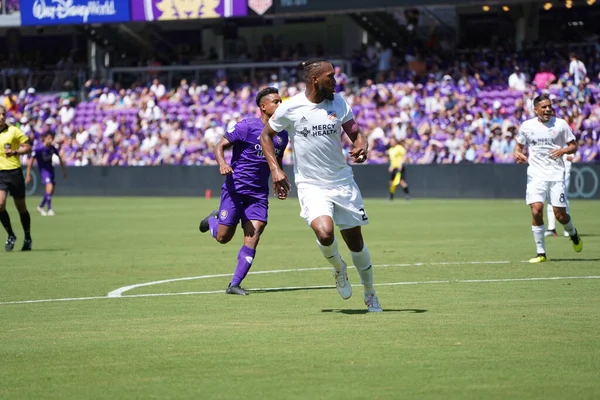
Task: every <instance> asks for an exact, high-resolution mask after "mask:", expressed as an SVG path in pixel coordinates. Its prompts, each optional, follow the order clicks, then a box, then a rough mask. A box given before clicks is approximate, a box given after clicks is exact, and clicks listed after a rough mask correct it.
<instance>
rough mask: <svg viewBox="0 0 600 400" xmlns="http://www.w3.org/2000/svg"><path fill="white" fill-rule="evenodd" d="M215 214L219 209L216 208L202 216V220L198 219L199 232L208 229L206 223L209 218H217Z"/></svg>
mask: <svg viewBox="0 0 600 400" xmlns="http://www.w3.org/2000/svg"><path fill="white" fill-rule="evenodd" d="M217 215H219V211H218V210H214V211H213V212H211V213H210V214H208V215H207V216H206V218H204V219H203V220H202V221H200V227H199V229H200V232H202V233H204V232H207V231H208V230H209V229H210V225H209V224H208V221H209V220H210V219H211V218H217Z"/></svg>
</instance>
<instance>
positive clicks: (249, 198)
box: [200, 87, 288, 296]
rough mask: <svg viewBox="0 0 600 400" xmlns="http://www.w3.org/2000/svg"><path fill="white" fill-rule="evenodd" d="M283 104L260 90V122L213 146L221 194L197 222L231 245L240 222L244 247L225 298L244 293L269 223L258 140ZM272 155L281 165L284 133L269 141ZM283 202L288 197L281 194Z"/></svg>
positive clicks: (265, 169)
mask: <svg viewBox="0 0 600 400" xmlns="http://www.w3.org/2000/svg"><path fill="white" fill-rule="evenodd" d="M280 104H281V97H280V96H279V94H278V90H277V89H275V88H272V87H268V88H266V89H263V90H261V91H260V92H259V93H258V95H257V96H256V105H257V106H258V107H259V108H260V111H261V117H260V118H246V119H244V120H242V121H240V122H239V123H238V124H236V125H235V127H234V128H233V129H232V130H230V131H229V132H227V133H226V134H225V136H224V137H223V138H222V139H221V140H220V141H219V143H217V145H216V147H215V152H214V153H215V159H216V160H217V162H218V164H219V170H220V172H221V175H224V176H225V177H226V178H225V183H224V184H223V187H222V191H221V204H220V206H219V210H218V211H216V210H215V211H213V212H211V213H210V214H209V215H208V216H207V217H206V218H204V219H203V220H202V222H200V232H202V233H204V232H207V231H209V230H210V233H211V235H212V236H213V237H214V238H215V239H216V240H217V242H219V243H222V244H225V243H228V242H229V241H231V239H232V238H233V236H234V234H235V230H236V227H237V225H238V223H239V222H240V220H241V222H242V229H243V230H244V245H243V246H242V248H241V249H240V252H239V254H238V258H237V267H236V269H235V272H234V274H233V277H232V279H231V282H230V284H229V287H228V288H227V290H226V293H228V294H236V295H242V296H245V295H248V292H247V291H246V290H244V289H243V288H242V287H241V286H240V284H241V283H242V281H243V280H244V278H245V277H246V275H247V274H248V271H249V270H250V267H252V262H253V261H254V257H255V255H256V246H258V241H259V239H260V235H261V234H262V232H263V230H264V229H265V226H266V225H267V214H268V207H269V177H270V176H271V171H270V169H269V165H268V164H267V160H266V159H265V156H264V154H263V151H262V147H261V145H260V140H259V136H260V133H261V132H262V130H263V128H264V127H265V125H266V124H267V121H268V120H269V118H271V116H272V115H273V114H274V113H275V110H276V109H277V107H278V106H279V105H280ZM273 143H274V146H275V154H276V157H277V160H278V162H279V165H280V166H281V162H282V158H283V153H284V151H285V148H286V147H287V144H288V134H287V132H285V131H282V132H280V133H279V134H278V135H277V136H275V137H274V138H273ZM228 148H233V155H232V157H231V165H228V164H227V163H226V162H225V157H224V150H225V149H228ZM278 197H279V199H281V200H284V199H285V198H286V197H287V194H283V193H279V194H278Z"/></svg>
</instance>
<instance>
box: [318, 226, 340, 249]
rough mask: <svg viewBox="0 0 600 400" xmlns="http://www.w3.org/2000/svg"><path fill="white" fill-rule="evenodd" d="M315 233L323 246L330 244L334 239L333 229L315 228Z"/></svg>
mask: <svg viewBox="0 0 600 400" xmlns="http://www.w3.org/2000/svg"><path fill="white" fill-rule="evenodd" d="M315 234H316V235H317V239H318V240H319V243H321V244H322V245H323V246H331V245H332V244H333V241H334V240H335V235H334V234H333V231H329V230H327V229H318V230H315Z"/></svg>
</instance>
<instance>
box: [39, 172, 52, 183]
mask: <svg viewBox="0 0 600 400" xmlns="http://www.w3.org/2000/svg"><path fill="white" fill-rule="evenodd" d="M40 177H41V178H42V184H44V185H45V184H48V183H54V171H48V170H47V169H43V170H41V171H40Z"/></svg>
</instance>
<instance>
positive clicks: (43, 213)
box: [37, 207, 48, 217]
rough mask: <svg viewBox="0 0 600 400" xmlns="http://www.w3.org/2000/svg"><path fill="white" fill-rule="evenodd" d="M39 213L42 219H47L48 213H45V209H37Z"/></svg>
mask: <svg viewBox="0 0 600 400" xmlns="http://www.w3.org/2000/svg"><path fill="white" fill-rule="evenodd" d="M37 212H39V213H40V214H41V216H42V217H45V216H46V215H48V214H47V213H46V211H44V209H43V208H42V207H38V208H37Z"/></svg>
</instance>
